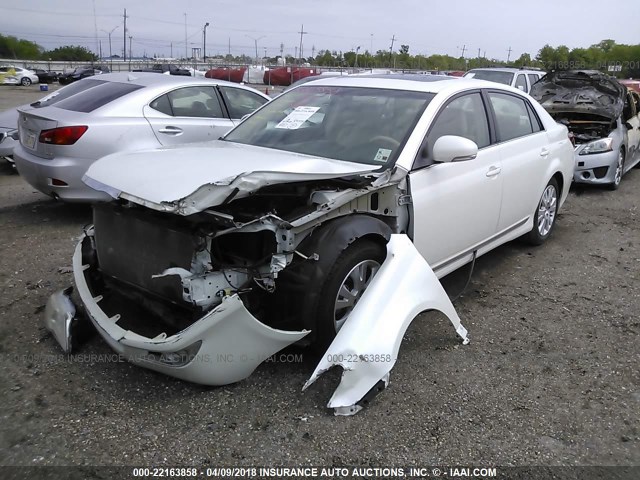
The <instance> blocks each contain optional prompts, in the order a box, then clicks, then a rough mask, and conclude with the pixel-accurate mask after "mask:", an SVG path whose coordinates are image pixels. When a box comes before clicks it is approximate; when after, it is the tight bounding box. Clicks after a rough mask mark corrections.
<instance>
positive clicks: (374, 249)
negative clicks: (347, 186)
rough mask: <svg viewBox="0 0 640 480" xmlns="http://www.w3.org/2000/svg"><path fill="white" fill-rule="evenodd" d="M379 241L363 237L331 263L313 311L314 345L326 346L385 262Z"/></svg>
mask: <svg viewBox="0 0 640 480" xmlns="http://www.w3.org/2000/svg"><path fill="white" fill-rule="evenodd" d="M385 255H386V251H385V249H384V247H383V246H382V245H380V244H379V243H376V242H374V241H371V240H367V239H362V240H358V241H356V242H355V243H353V244H352V245H351V246H349V248H347V249H346V250H345V251H344V252H342V254H341V255H340V257H338V260H337V261H336V262H335V264H334V265H333V268H332V269H331V271H330V272H329V274H328V275H327V279H326V281H325V282H324V285H323V287H322V294H321V296H320V302H319V305H318V309H317V312H316V322H315V324H316V328H317V341H316V343H317V347H319V348H322V349H326V348H327V347H328V346H329V345H330V344H331V342H332V341H333V339H334V338H335V336H336V334H337V333H338V331H339V330H340V329H341V328H342V326H343V325H344V323H345V322H346V321H347V318H348V317H349V315H350V314H351V312H352V311H353V308H354V307H355V306H356V304H357V303H358V301H359V300H360V298H362V294H363V293H364V292H365V290H366V289H367V287H368V286H369V284H370V283H371V280H372V279H373V277H374V275H375V274H376V272H377V271H378V269H379V268H380V265H382V263H383V262H384V259H385Z"/></svg>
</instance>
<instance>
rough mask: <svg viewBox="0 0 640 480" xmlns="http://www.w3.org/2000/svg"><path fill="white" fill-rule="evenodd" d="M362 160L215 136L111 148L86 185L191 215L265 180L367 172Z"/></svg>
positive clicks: (369, 169) (369, 171) (251, 189)
mask: <svg viewBox="0 0 640 480" xmlns="http://www.w3.org/2000/svg"><path fill="white" fill-rule="evenodd" d="M378 169H379V165H365V164H359V163H353V162H345V161H341V160H332V159H328V158H322V157H314V156H310V155H301V154H298V153H292V152H286V151H282V150H273V149H269V148H264V147H256V146H252V145H242V144H238V143H231V142H226V141H221V140H216V141H213V142H202V143H193V144H189V145H181V146H174V147H165V148H160V149H155V150H145V151H140V152H129V153H116V154H112V155H108V156H106V157H103V158H101V159H100V160H98V161H97V162H95V163H94V164H93V165H91V167H90V168H89V170H88V171H87V173H86V174H85V176H84V177H83V181H84V182H85V183H86V184H87V185H89V186H90V187H92V188H94V189H96V190H100V191H103V192H107V193H109V194H110V195H111V196H112V197H113V198H123V199H126V200H130V201H132V202H134V203H138V204H142V205H145V206H147V207H150V208H153V209H155V210H160V211H170V212H174V213H178V214H181V215H191V214H193V213H197V212H199V211H202V210H204V209H206V208H209V207H212V206H214V205H219V204H222V203H226V202H229V201H231V199H235V198H242V197H245V196H248V195H250V194H251V192H254V191H256V190H258V189H260V188H262V187H264V186H266V185H272V184H278V183H288V182H299V181H308V180H323V179H330V178H339V177H345V176H353V175H363V174H372V175H373V176H378V175H377V174H373V173H372V172H373V171H374V170H378Z"/></svg>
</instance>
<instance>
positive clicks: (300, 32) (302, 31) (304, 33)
mask: <svg viewBox="0 0 640 480" xmlns="http://www.w3.org/2000/svg"><path fill="white" fill-rule="evenodd" d="M298 33H299V34H300V62H299V63H302V57H303V54H302V36H303V35H306V34H307V33H308V32H305V31H304V24H302V28H301V29H300V31H299V32H298Z"/></svg>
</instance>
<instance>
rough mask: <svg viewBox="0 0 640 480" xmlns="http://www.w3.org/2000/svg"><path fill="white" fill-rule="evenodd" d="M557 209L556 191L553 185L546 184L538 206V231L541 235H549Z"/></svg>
mask: <svg viewBox="0 0 640 480" xmlns="http://www.w3.org/2000/svg"><path fill="white" fill-rule="evenodd" d="M557 209H558V192H557V191H556V188H555V186H553V185H547V188H545V189H544V192H543V194H542V198H541V199H540V205H539V206H538V233H539V234H540V236H541V237H546V236H547V235H549V232H550V231H551V228H552V227H553V222H554V221H555V218H556V211H557Z"/></svg>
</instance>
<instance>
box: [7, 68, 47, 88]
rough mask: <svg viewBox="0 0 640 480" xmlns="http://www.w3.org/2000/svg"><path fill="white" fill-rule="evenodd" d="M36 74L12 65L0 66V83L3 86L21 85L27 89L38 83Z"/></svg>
mask: <svg viewBox="0 0 640 480" xmlns="http://www.w3.org/2000/svg"><path fill="white" fill-rule="evenodd" d="M38 82H39V79H38V76H37V75H36V72H34V71H33V70H28V69H26V68H22V67H14V66H12V65H3V66H0V83H2V84H4V85H22V86H23V87H28V86H29V85H31V84H32V83H38Z"/></svg>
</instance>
